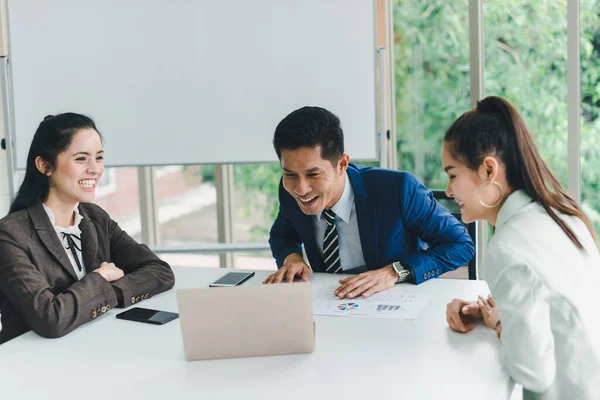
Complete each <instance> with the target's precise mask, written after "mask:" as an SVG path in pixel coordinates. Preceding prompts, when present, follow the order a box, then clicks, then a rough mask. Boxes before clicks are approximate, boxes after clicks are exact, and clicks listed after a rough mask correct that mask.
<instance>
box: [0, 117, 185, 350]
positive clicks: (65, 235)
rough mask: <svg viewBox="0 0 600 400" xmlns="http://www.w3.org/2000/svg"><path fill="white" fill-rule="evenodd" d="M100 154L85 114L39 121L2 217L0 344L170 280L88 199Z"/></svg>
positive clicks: (85, 318) (82, 317)
mask: <svg viewBox="0 0 600 400" xmlns="http://www.w3.org/2000/svg"><path fill="white" fill-rule="evenodd" d="M103 156H104V151H103V150H102V138H101V136H100V134H99V132H98V130H97V129H96V125H95V124H94V122H93V121H92V120H91V119H90V118H88V117H86V116H84V115H80V114H74V113H65V114H60V115H56V116H48V117H46V118H45V119H44V121H42V122H41V123H40V126H39V127H38V129H37V131H36V133H35V136H34V138H33V142H32V144H31V148H30V150H29V155H28V157H27V169H26V172H25V179H24V181H23V184H22V185H21V188H20V190H19V192H18V194H17V196H16V198H15V200H14V202H13V203H12V205H11V209H10V213H9V214H8V215H7V216H6V217H4V218H2V219H1V220H0V313H1V318H2V319H1V321H2V330H0V344H1V343H4V342H6V341H7V340H10V339H12V338H14V337H16V336H18V335H20V334H22V333H25V332H27V331H29V330H30V329H33V330H34V331H35V332H36V333H38V334H39V335H41V336H44V337H49V338H55V337H60V336H63V335H65V334H67V333H69V332H70V331H72V330H73V329H75V328H77V327H78V326H80V325H82V324H84V323H86V322H89V321H91V320H93V319H96V318H98V317H100V316H101V315H102V314H104V313H105V312H106V311H108V310H110V309H111V308H113V307H128V306H130V305H132V304H137V303H138V302H139V301H142V300H144V299H147V298H148V297H150V296H152V295H154V294H157V293H160V292H163V291H165V290H168V289H170V288H172V287H173V284H174V281H175V279H174V276H173V272H172V270H171V268H170V267H169V265H168V264H167V263H165V262H164V261H161V260H160V259H159V258H158V257H157V256H156V255H155V254H154V253H152V252H151V251H150V249H148V247H147V246H145V245H142V244H138V243H137V242H136V241H135V240H133V239H132V238H131V237H130V236H129V235H128V234H127V233H125V232H124V231H123V230H121V228H120V227H119V226H118V225H117V223H116V222H115V221H113V220H112V219H111V218H110V217H109V216H108V214H107V213H106V212H105V211H104V210H102V209H101V208H100V207H98V206H97V205H95V204H92V203H91V201H93V200H94V196H95V189H96V184H97V182H98V180H99V179H100V177H101V176H102V173H103V172H104V163H103Z"/></svg>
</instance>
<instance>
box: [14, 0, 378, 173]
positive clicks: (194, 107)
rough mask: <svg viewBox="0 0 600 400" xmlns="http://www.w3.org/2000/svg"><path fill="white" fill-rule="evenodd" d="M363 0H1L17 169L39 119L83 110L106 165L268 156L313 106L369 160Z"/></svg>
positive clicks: (370, 55) (368, 42) (371, 138)
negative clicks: (277, 135)
mask: <svg viewBox="0 0 600 400" xmlns="http://www.w3.org/2000/svg"><path fill="white" fill-rule="evenodd" d="M374 8H375V5H374V1H373V0H252V1H249V0H232V1H217V0H102V1H100V0H98V1H91V0H52V1H48V0H8V29H9V78H10V81H11V84H12V96H11V97H12V99H8V100H9V101H11V104H12V110H13V111H12V118H13V124H12V130H13V131H14V132H11V137H12V138H14V140H15V142H16V143H15V152H16V164H17V167H18V168H24V167H25V163H26V158H27V152H28V149H29V145H30V143H31V139H32V138H33V134H34V133H35V130H36V128H37V126H38V124H39V123H40V121H41V120H42V119H43V117H44V116H45V115H47V114H57V113H61V112H67V111H74V112H79V113H83V114H86V115H89V116H91V117H92V118H94V120H95V121H96V124H97V126H98V129H99V130H100V132H101V133H102V134H103V136H104V138H105V151H106V164H107V165H109V166H128V165H167V164H196V163H207V164H208V163H210V164H212V163H241V162H244V163H253V162H269V161H275V160H277V157H276V155H275V152H274V150H273V146H272V139H273V133H274V130H275V127H276V126H277V124H278V123H279V121H280V120H281V119H283V118H284V117H285V116H286V115H287V114H288V113H290V112H291V111H293V110H295V109H297V108H299V107H302V106H304V105H316V106H321V107H325V108H327V109H329V110H330V111H332V112H334V113H335V114H336V115H337V116H338V117H339V118H340V120H341V122H342V128H343V129H344V134H345V143H346V152H348V153H349V154H350V155H351V156H352V158H355V159H356V158H359V159H370V160H374V159H376V158H377V151H376V137H377V136H376V78H375V74H376V70H375V68H376V47H375V22H374V21H375V15H374Z"/></svg>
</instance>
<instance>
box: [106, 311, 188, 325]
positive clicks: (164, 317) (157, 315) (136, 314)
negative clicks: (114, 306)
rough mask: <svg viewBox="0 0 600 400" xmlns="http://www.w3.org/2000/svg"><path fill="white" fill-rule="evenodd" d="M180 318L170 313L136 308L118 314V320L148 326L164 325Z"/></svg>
mask: <svg viewBox="0 0 600 400" xmlns="http://www.w3.org/2000/svg"><path fill="white" fill-rule="evenodd" d="M177 317H179V314H177V313H173V312H168V311H159V310H151V309H149V308H142V307H134V308H132V309H131V310H127V311H123V312H122V313H119V314H117V318H119V319H125V320H128V321H136V322H145V323H148V324H154V325H162V324H166V323H167V322H169V321H173V320H174V319H175V318H177Z"/></svg>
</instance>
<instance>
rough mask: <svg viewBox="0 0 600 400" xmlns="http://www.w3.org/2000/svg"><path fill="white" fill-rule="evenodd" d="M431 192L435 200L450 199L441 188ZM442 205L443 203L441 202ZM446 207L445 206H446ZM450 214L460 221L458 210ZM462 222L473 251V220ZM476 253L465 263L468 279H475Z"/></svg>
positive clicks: (475, 243)
mask: <svg viewBox="0 0 600 400" xmlns="http://www.w3.org/2000/svg"><path fill="white" fill-rule="evenodd" d="M432 192H433V197H435V199H436V200H438V201H439V200H442V201H444V200H452V199H451V198H450V197H448V196H446V192H445V191H443V190H432ZM442 205H443V203H442ZM446 208H447V207H446ZM451 214H452V215H453V216H454V217H455V218H456V219H457V220H459V221H460V222H462V220H461V217H460V212H451ZM462 224H463V225H464V226H465V227H466V228H467V232H469V236H471V239H472V240H473V244H474V245H475V251H477V235H476V234H475V222H471V223H468V224H465V223H464V222H462ZM476 258H477V257H476V254H474V255H473V258H472V259H471V261H469V264H467V266H468V268H469V279H470V280H476V279H477V269H476V266H475V262H476V261H475V260H476Z"/></svg>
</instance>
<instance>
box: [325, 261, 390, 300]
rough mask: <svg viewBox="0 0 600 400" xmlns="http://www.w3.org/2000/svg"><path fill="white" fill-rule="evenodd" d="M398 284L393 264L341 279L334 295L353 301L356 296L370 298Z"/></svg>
mask: <svg viewBox="0 0 600 400" xmlns="http://www.w3.org/2000/svg"><path fill="white" fill-rule="evenodd" d="M396 282H398V274H397V273H396V271H394V269H393V268H392V264H390V265H386V266H385V267H383V268H379V269H376V270H375V271H368V272H363V273H362V274H358V275H356V276H351V277H349V278H346V279H340V283H341V284H342V285H341V286H340V287H339V288H337V289H336V290H335V291H334V292H333V294H335V295H336V296H337V297H339V298H340V299H343V298H344V297H347V298H349V299H353V298H355V297H356V296H362V297H363V298H364V297H369V296H370V295H372V294H374V293H377V292H382V291H384V290H386V289H389V288H391V287H393V286H394V285H395V284H396Z"/></svg>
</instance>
